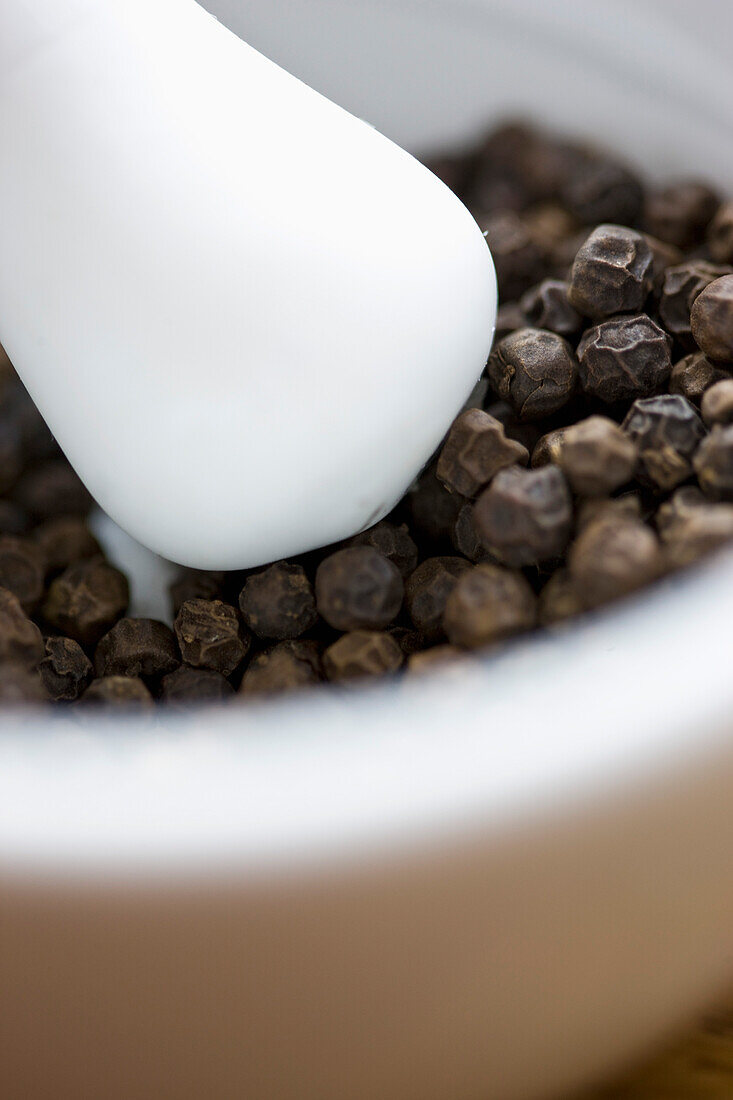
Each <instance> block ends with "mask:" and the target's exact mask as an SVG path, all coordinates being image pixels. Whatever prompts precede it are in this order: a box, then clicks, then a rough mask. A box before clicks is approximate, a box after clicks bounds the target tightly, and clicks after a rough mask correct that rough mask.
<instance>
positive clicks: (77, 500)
mask: <svg viewBox="0 0 733 1100" xmlns="http://www.w3.org/2000/svg"><path fill="white" fill-rule="evenodd" d="M13 498H14V499H15V500H16V501H17V502H18V504H20V506H21V507H22V508H25V510H26V511H27V512H29V513H30V514H31V515H32V516H34V517H35V518H36V519H38V520H43V519H50V518H51V516H86V515H87V514H88V512H89V511H90V509H91V507H92V505H93V503H94V501H93V500H92V498H91V496H90V494H89V491H88V490H87V488H86V487H85V486H84V485H83V483H82V482H81V481H80V480H79V478H78V477H77V475H76V474H75V473H74V470H73V469H72V468H71V466H70V465H69V463H68V462H67V461H66V459H65V458H53V459H50V460H48V461H46V462H43V463H41V464H40V465H38V466H35V467H33V469H31V470H29V471H28V472H27V473H25V474H24V475H23V476H22V478H21V479H20V481H19V482H18V483H17V485H16V486H15V489H14V490H13Z"/></svg>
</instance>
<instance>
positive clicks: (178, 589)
mask: <svg viewBox="0 0 733 1100" xmlns="http://www.w3.org/2000/svg"><path fill="white" fill-rule="evenodd" d="M225 585H226V574H225V573H219V572H213V571H207V570H203V569H186V570H184V571H183V572H182V573H181V574H180V576H179V577H178V578H177V580H175V581H174V582H173V583H172V584H171V586H170V594H171V605H172V608H173V616H174V617H175V616H176V615H177V614H178V612H179V611H180V610H181V608H182V606H183V605H184V603H186V602H187V601H188V600H220V599H222V597H223V595H224V588H225Z"/></svg>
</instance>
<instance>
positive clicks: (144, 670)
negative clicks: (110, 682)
mask: <svg viewBox="0 0 733 1100" xmlns="http://www.w3.org/2000/svg"><path fill="white" fill-rule="evenodd" d="M180 663H181V657H180V654H179V652H178V645H177V644H176V639H175V637H174V635H173V631H172V630H171V629H170V627H168V626H166V625H165V623H161V622H158V620H157V619H120V621H119V622H117V623H115V625H114V626H113V627H112V628H111V630H109V631H107V633H106V634H105V635H104V637H102V638H101V639H100V641H99V644H98V645H97V648H96V650H95V653H94V668H95V671H96V674H97V676H98V677H103V676H128V677H132V678H136V677H139V678H140V679H141V680H144V681H145V682H146V683H149V682H151V681H152V682H156V681H158V680H160V678H161V677H163V676H166V675H167V674H168V673H169V672H173V670H174V669H176V668H178V666H179V665H180Z"/></svg>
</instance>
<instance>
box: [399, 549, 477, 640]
mask: <svg viewBox="0 0 733 1100" xmlns="http://www.w3.org/2000/svg"><path fill="white" fill-rule="evenodd" d="M470 568H471V563H470V562H468V561H466V560H465V558H457V557H456V558H454V557H437V558H428V559H427V560H426V561H424V562H422V564H421V565H418V567H417V569H416V570H415V572H414V573H413V574H412V575H411V576H410V577H408V580H407V583H406V585H405V600H406V604H407V611H408V613H409V616H410V618H411V619H412V622H413V623H414V625H415V627H416V629H417V630H419V631H420V633H421V634H422V635H423V636H424V637H425V638H426V639H428V640H435V639H437V638H439V637H440V635H441V630H442V619H443V612H444V611H445V602H446V600H447V599H448V596H449V595H450V593H451V591H452V590H453V587H454V585H455V583H456V581H457V580H458V578H459V577H460V576H461V574H462V573H465V572H466V571H467V570H468V569H470Z"/></svg>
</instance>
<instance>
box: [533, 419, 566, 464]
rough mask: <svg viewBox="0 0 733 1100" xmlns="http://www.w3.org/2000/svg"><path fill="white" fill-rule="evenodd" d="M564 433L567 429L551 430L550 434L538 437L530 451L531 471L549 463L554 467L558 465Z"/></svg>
mask: <svg viewBox="0 0 733 1100" xmlns="http://www.w3.org/2000/svg"><path fill="white" fill-rule="evenodd" d="M566 431H567V428H553V430H552V431H551V432H546V433H545V435H543V436H540V438H539V439H538V440H537V443H536V445H535V448H534V450H533V451H532V462H531V466H532V469H533V470H538V469H539V468H540V467H541V466H547V464H548V463H549V462H554V463H555V465H556V466H557V465H558V464H559V462H560V455H561V453H562V447H563V443H564V441H565V433H566Z"/></svg>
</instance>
